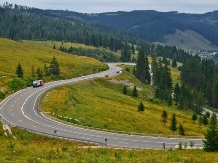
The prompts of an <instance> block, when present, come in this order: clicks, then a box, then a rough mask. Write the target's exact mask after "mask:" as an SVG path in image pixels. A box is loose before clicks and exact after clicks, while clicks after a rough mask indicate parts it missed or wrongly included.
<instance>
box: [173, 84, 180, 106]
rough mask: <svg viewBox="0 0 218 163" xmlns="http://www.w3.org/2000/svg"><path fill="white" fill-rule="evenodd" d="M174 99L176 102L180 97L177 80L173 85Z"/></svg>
mask: <svg viewBox="0 0 218 163" xmlns="http://www.w3.org/2000/svg"><path fill="white" fill-rule="evenodd" d="M173 96H174V99H175V101H176V102H179V99H180V87H179V84H178V82H177V83H176V85H175V88H174V95H173Z"/></svg>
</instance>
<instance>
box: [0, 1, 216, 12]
mask: <svg viewBox="0 0 218 163" xmlns="http://www.w3.org/2000/svg"><path fill="white" fill-rule="evenodd" d="M3 2H4V1H3ZM3 2H2V4H3ZM7 2H8V3H13V4H17V5H22V6H29V7H36V8H40V9H59V10H66V9H67V10H69V11H76V12H82V13H102V12H113V11H132V10H156V11H178V12H180V13H183V12H184V13H206V12H210V11H214V10H218V0H59V1H58V0H8V1H7Z"/></svg>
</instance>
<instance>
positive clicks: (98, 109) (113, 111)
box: [41, 72, 205, 136]
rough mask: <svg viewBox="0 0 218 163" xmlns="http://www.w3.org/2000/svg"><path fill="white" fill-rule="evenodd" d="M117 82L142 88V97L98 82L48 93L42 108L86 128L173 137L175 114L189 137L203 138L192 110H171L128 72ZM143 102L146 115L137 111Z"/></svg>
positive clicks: (140, 94)
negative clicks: (165, 117)
mask: <svg viewBox="0 0 218 163" xmlns="http://www.w3.org/2000/svg"><path fill="white" fill-rule="evenodd" d="M114 79H116V80H129V81H130V82H131V83H134V85H136V86H137V87H139V88H141V89H142V90H141V91H139V97H138V98H133V97H131V91H132V88H128V95H124V94H122V89H123V85H122V84H115V83H112V82H110V81H109V79H96V80H92V81H87V82H83V83H77V84H73V85H70V86H66V87H59V88H56V89H53V90H51V91H48V92H47V93H45V94H44V95H43V98H42V101H41V109H42V110H43V111H45V112H50V113H52V112H54V113H56V114H58V115H61V116H64V117H70V118H72V119H76V120H77V122H78V124H81V125H85V126H92V127H95V128H106V129H109V130H118V131H126V132H139V133H147V134H173V133H172V131H171V130H170V129H169V126H170V121H171V116H172V114H173V113H176V117H177V121H178V122H177V124H178V125H179V124H180V123H181V124H182V125H183V127H184V129H185V133H186V135H191V136H203V134H204V131H205V126H199V125H198V123H197V122H194V121H192V120H191V116H192V114H193V112H192V111H190V110H178V109H177V108H176V106H175V105H173V106H171V107H169V106H167V105H166V103H164V102H163V101H159V100H158V99H153V88H152V87H151V86H146V85H142V84H140V82H139V81H138V80H136V79H135V78H134V77H133V76H131V75H130V74H129V73H127V72H126V73H124V74H123V75H121V76H118V77H115V78H114ZM57 92H61V93H58V94H57ZM140 101H142V102H143V104H144V106H145V111H144V112H143V113H139V112H138V110H137V109H138V105H139V103H140ZM57 106H58V107H57ZM164 109H165V110H166V111H167V112H168V117H169V118H168V123H167V124H166V126H164V124H163V122H162V121H161V114H162V111H163V110H164ZM175 134H178V132H176V133H175Z"/></svg>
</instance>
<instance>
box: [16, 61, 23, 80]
mask: <svg viewBox="0 0 218 163" xmlns="http://www.w3.org/2000/svg"><path fill="white" fill-rule="evenodd" d="M16 74H17V77H18V78H22V77H23V69H22V67H21V64H20V63H18V66H17V70H16Z"/></svg>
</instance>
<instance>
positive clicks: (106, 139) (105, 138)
mask: <svg viewBox="0 0 218 163" xmlns="http://www.w3.org/2000/svg"><path fill="white" fill-rule="evenodd" d="M105 145H106V146H107V138H105Z"/></svg>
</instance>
